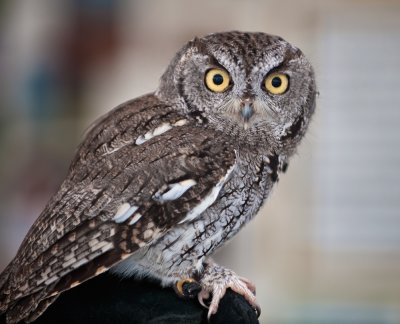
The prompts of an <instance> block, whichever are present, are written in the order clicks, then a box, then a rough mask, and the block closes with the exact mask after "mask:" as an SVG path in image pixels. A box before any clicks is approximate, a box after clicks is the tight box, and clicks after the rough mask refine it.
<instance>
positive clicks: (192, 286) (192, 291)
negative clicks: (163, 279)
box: [175, 278, 201, 298]
mask: <svg viewBox="0 0 400 324" xmlns="http://www.w3.org/2000/svg"><path fill="white" fill-rule="evenodd" d="M175 291H176V293H177V294H178V295H179V296H180V297H184V298H194V297H196V296H197V295H198V294H199V292H200V291H201V286H200V284H199V283H198V282H197V281H196V280H194V279H192V278H186V279H182V280H179V281H178V282H177V283H176V285H175Z"/></svg>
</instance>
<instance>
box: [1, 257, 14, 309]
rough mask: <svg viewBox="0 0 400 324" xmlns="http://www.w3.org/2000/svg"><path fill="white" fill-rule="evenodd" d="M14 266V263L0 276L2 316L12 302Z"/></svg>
mask: <svg viewBox="0 0 400 324" xmlns="http://www.w3.org/2000/svg"><path fill="white" fill-rule="evenodd" d="M12 268H13V264H12V262H11V263H10V264H9V265H8V266H7V267H6V268H5V269H4V271H3V272H2V273H1V274H0V314H2V313H4V312H5V311H6V310H7V308H8V303H9V301H10V295H11V291H10V287H9V286H10V285H9V280H10V276H11V273H12Z"/></svg>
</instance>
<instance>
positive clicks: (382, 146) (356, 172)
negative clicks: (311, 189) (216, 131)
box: [315, 7, 400, 251]
mask: <svg viewBox="0 0 400 324" xmlns="http://www.w3.org/2000/svg"><path fill="white" fill-rule="evenodd" d="M368 9H372V8H368ZM368 9H367V8H364V9H363V10H360V7H354V8H353V10H347V11H346V12H341V13H340V14H337V13H336V14H334V15H329V14H328V15H327V16H326V17H325V19H324V23H323V29H322V31H321V53H320V59H321V67H322V70H321V71H320V79H321V80H320V87H321V100H320V101H321V102H320V103H321V105H320V106H321V107H320V113H321V115H320V120H319V122H320V127H321V129H322V131H321V132H320V134H319V139H318V146H317V151H316V157H317V163H316V176H315V181H316V184H315V186H316V198H317V204H316V208H315V216H316V219H317V223H316V228H315V230H316V239H317V241H316V245H317V246H318V248H326V249H332V250H337V251H339V250H368V251H379V250H387V249H390V250H392V249H395V250H400V185H399V184H400V172H399V167H400V132H399V121H400V109H399V102H400V91H399V89H400V79H399V75H398V72H399V68H400V63H399V62H400V61H399V52H400V33H399V30H400V19H399V12H398V10H397V12H396V10H395V11H391V10H390V8H388V9H386V10H385V11H382V10H381V11H380V12H379V11H378V13H377V12H376V11H374V10H369V11H368ZM377 14H378V17H380V18H379V19H377Z"/></svg>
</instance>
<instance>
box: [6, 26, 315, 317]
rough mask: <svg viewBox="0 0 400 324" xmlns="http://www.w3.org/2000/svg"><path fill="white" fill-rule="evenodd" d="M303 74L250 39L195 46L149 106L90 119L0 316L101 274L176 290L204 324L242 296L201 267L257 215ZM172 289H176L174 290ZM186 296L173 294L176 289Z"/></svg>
mask: <svg viewBox="0 0 400 324" xmlns="http://www.w3.org/2000/svg"><path fill="white" fill-rule="evenodd" d="M315 95H316V90H315V81H314V74H313V71H312V68H311V65H310V63H309V62H308V61H307V59H306V58H305V56H304V55H303V54H302V52H301V51H300V50H299V49H297V48H296V47H294V46H292V45H291V44H289V43H287V42H286V41H284V40H283V39H282V38H280V37H277V36H271V35H268V34H264V33H243V32H226V33H217V34H211V35H207V36H205V37H202V38H196V39H194V40H193V41H190V42H189V43H188V44H186V45H185V46H184V47H183V48H182V49H181V50H180V51H179V52H178V53H177V54H176V56H175V57H174V59H173V60H172V62H171V64H170V65H169V66H168V68H167V70H166V72H165V73H164V74H163V76H162V78H161V81H160V85H159V87H158V89H157V90H156V91H155V92H154V93H150V94H148V95H144V96H142V97H139V98H136V99H134V100H131V101H129V102H127V103H125V104H122V105H121V106H119V107H117V108H115V109H114V110H112V111H111V112H109V113H108V114H106V115H105V116H104V117H103V118H101V119H100V120H99V121H98V122H97V123H96V124H95V125H94V126H93V127H92V128H91V130H90V131H89V132H88V134H87V135H86V138H85V140H84V141H83V143H82V144H81V145H80V146H79V149H78V151H77V153H76V156H75V157H74V159H73V161H72V164H71V167H70V169H69V173H68V176H67V178H66V180H65V181H64V182H63V184H62V185H61V187H60V189H59V191H58V192H57V193H56V194H55V195H54V197H53V198H52V199H51V200H50V201H49V203H48V204H47V206H46V208H45V209H44V211H43V212H42V213H41V215H40V216H39V218H38V219H37V220H36V222H35V223H34V225H33V226H32V228H31V230H30V231H29V233H28V235H27V237H26V238H25V240H24V241H23V243H22V245H21V247H20V249H19V251H18V253H17V255H16V257H15V258H14V260H13V261H12V262H11V263H10V265H9V266H8V267H7V268H6V270H5V271H4V272H3V274H2V275H1V277H0V312H5V313H6V314H7V319H8V322H11V323H14V322H18V321H20V320H25V321H32V320H34V319H35V318H37V317H38V316H40V314H41V313H42V312H44V311H45V309H46V307H47V306H48V305H49V304H50V303H51V302H52V301H54V300H55V299H56V298H57V296H59V295H60V294H61V293H63V292H64V291H65V290H67V289H73V288H74V287H75V286H77V285H79V284H80V283H82V282H84V281H86V280H88V279H90V278H92V277H94V276H97V275H99V274H100V273H102V272H104V271H111V272H113V273H116V274H118V275H120V276H136V277H139V278H140V277H144V276H149V277H151V278H153V279H156V280H159V281H160V283H161V285H162V286H168V287H177V290H178V292H179V293H180V294H182V292H183V291H184V289H183V283H184V282H185V281H187V280H189V281H190V282H191V283H192V285H191V286H190V287H189V288H188V290H190V291H189V295H191V296H192V297H193V296H195V295H197V297H198V299H199V302H200V303H201V304H205V302H204V301H205V299H206V298H208V297H210V298H211V304H210V306H209V313H208V314H209V316H211V315H212V314H213V313H215V312H216V311H217V309H218V304H219V301H220V299H221V298H222V297H223V296H224V294H225V291H226V289H228V288H230V289H232V290H233V291H235V292H237V293H239V294H241V295H243V296H244V297H245V299H246V300H247V301H248V302H249V304H250V305H252V306H253V308H254V309H255V311H257V312H259V306H258V304H257V301H256V299H255V286H254V284H252V283H251V282H250V281H249V280H248V279H245V278H243V277H240V276H239V275H237V274H236V273H234V272H233V271H232V270H229V269H226V268H224V267H222V266H220V265H218V264H216V263H214V262H213V261H212V260H211V259H210V256H211V255H212V254H213V253H214V252H215V251H216V249H218V248H219V247H220V246H222V245H223V244H224V243H226V242H227V241H229V240H230V239H231V238H232V237H233V236H234V235H235V234H236V233H237V232H238V231H239V230H240V229H241V228H242V227H243V226H244V225H245V224H246V223H247V222H249V221H250V220H251V219H252V218H253V217H254V216H255V214H256V213H257V212H258V210H259V209H260V207H261V205H262V204H263V202H264V201H265V200H266V198H267V197H268V196H269V194H270V192H271V190H272V188H273V186H274V184H275V183H276V182H277V180H278V175H279V173H281V172H284V171H285V170H286V167H287V163H288V160H289V158H290V157H291V156H292V155H293V154H294V152H295V151H296V148H297V146H298V144H299V142H300V141H301V139H302V138H303V136H304V134H305V132H306V130H307V127H308V124H309V122H310V119H311V116H312V114H313V112H314V107H315ZM179 287H180V289H179ZM187 287H188V286H186V288H187Z"/></svg>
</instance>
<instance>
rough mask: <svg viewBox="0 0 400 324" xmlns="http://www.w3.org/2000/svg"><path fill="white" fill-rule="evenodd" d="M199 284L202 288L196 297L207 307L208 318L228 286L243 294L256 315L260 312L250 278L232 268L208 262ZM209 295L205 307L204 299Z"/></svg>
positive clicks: (215, 309)
mask: <svg viewBox="0 0 400 324" xmlns="http://www.w3.org/2000/svg"><path fill="white" fill-rule="evenodd" d="M201 286H202V290H201V292H200V293H199V295H198V299H199V302H200V304H201V305H202V306H204V307H206V308H208V315H207V317H208V319H210V317H211V316H212V315H214V314H215V313H216V312H217V311H218V306H219V303H220V301H221V299H222V298H223V297H224V296H225V293H226V290H227V289H228V288H230V289H231V290H232V291H234V292H235V293H237V294H239V295H241V296H243V297H244V298H245V299H246V301H247V302H248V303H249V304H250V305H251V307H253V308H254V310H255V312H256V314H257V317H259V316H260V314H261V308H260V306H259V305H258V303H257V301H256V297H255V290H256V287H255V285H254V284H253V283H252V282H251V281H250V280H248V279H246V278H243V277H239V276H238V275H237V274H236V273H234V272H233V271H232V270H229V269H225V268H223V267H221V266H219V265H217V264H215V263H209V264H208V265H207V267H206V269H205V271H204V273H203V274H202V278H201ZM210 295H211V296H212V298H211V302H210V304H209V306H208V307H207V306H206V305H205V303H204V300H205V299H207V298H209V297H210Z"/></svg>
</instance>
